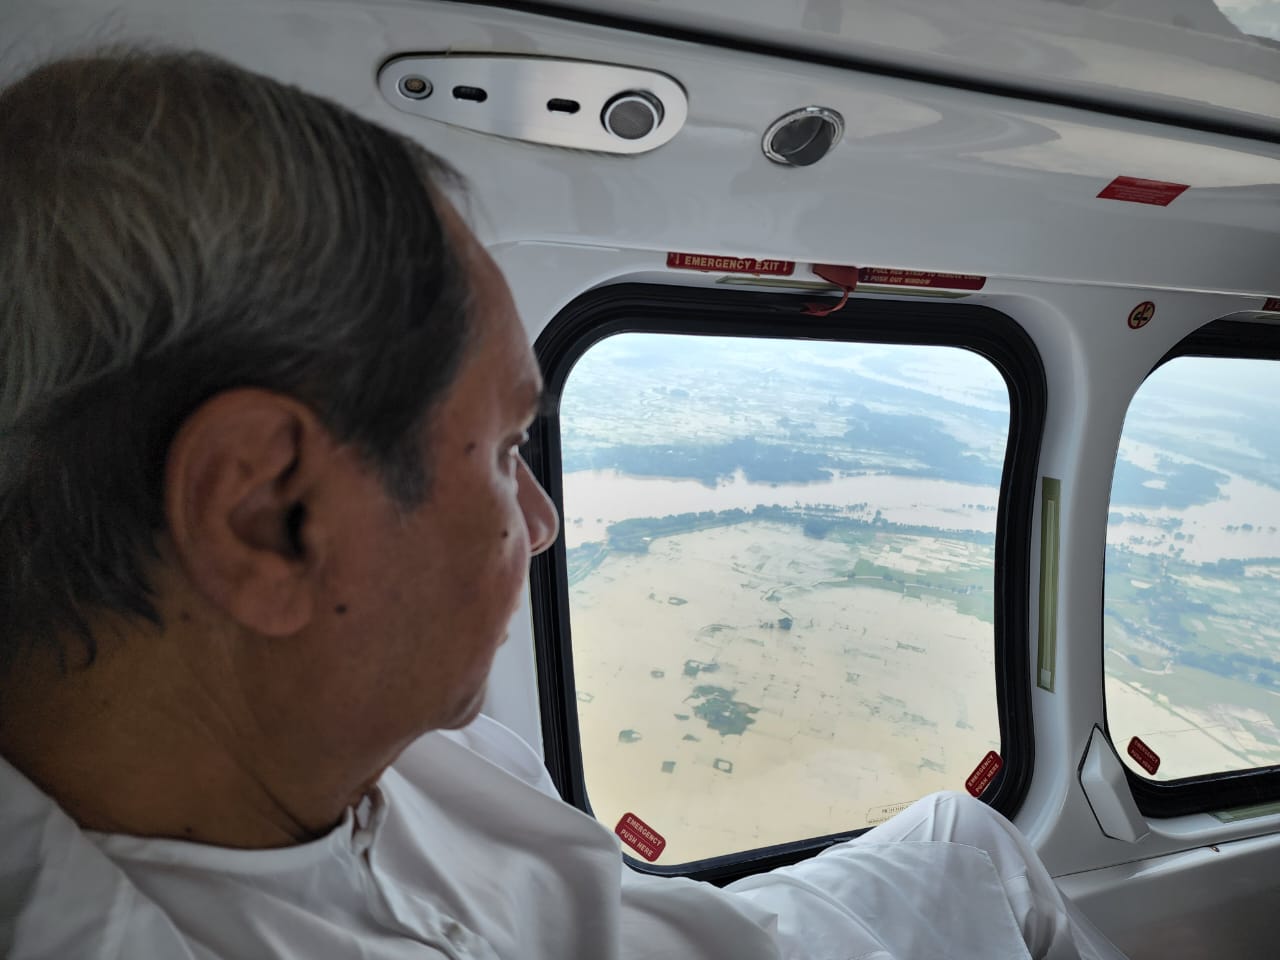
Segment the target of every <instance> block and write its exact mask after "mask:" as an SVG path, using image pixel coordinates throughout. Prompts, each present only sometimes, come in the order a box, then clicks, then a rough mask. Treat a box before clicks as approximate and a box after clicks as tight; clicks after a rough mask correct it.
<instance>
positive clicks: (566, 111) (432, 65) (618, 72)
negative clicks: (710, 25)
mask: <svg viewBox="0 0 1280 960" xmlns="http://www.w3.org/2000/svg"><path fill="white" fill-rule="evenodd" d="M378 88H379V89H380V90H381V91H382V95H383V96H384V97H386V99H387V101H388V102H390V103H391V105H392V106H394V107H395V108H396V109H397V110H403V111H404V112H405V113H411V114H414V115H415V116H419V117H425V118H427V119H429V120H438V121H439V122H441V123H447V124H450V125H452V126H455V127H466V128H467V129H468V130H475V131H477V132H479V133H489V134H493V135H494V136H498V137H506V138H508V139H510V140H524V141H527V142H529V143H544V144H548V145H551V146H556V147H569V148H572V149H577V150H593V151H597V152H600V153H621V154H637V153H645V152H647V151H649V150H653V149H654V148H656V147H660V146H662V145H663V144H664V143H666V142H667V141H669V140H670V139H671V138H672V137H674V136H675V135H676V134H677V133H678V132H679V131H680V128H681V127H682V126H684V121H685V118H686V116H688V112H689V101H688V99H687V98H686V96H685V92H684V89H683V88H682V87H681V86H680V84H678V83H677V82H676V81H675V80H673V79H672V78H671V77H669V76H667V75H666V74H664V73H658V72H656V71H653V70H641V69H637V68H635V67H621V66H616V65H614V64H610V63H589V62H586V61H582V60H557V59H553V58H549V57H526V56H473V55H470V54H434V55H421V56H405V57H397V58H395V59H393V60H389V61H388V62H387V63H386V64H384V65H383V67H382V69H381V70H380V71H379V72H378Z"/></svg>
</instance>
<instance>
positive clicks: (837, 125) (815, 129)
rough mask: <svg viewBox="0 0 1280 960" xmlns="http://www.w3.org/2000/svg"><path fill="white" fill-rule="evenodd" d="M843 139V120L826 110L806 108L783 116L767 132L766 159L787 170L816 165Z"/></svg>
mask: <svg viewBox="0 0 1280 960" xmlns="http://www.w3.org/2000/svg"><path fill="white" fill-rule="evenodd" d="M842 136H844V118H843V117H842V116H840V114H838V113H836V112H835V111H834V110H830V109H828V108H827V107H804V108H802V109H800V110H793V111H792V112H791V113H788V114H784V115H783V116H781V117H779V118H778V119H777V120H775V121H773V123H771V124H770V125H769V129H768V130H766V131H765V132H764V140H763V142H762V146H763V147H764V155H765V156H766V157H768V158H769V159H770V160H772V161H773V162H774V163H780V164H783V165H784V166H788V167H807V166H809V165H811V164H814V163H817V162H818V161H819V160H821V159H822V158H823V157H825V156H826V155H827V154H828V153H830V152H831V148H832V147H834V146H835V145H836V144H837V143H839V142H840V138H841V137H842Z"/></svg>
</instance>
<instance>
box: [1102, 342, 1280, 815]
mask: <svg viewBox="0 0 1280 960" xmlns="http://www.w3.org/2000/svg"><path fill="white" fill-rule="evenodd" d="M1180 357H1217V358H1223V359H1236V360H1275V361H1280V325H1277V324H1275V323H1268V322H1266V321H1258V320H1252V321H1250V320H1227V319H1222V320H1214V321H1211V322H1210V323H1207V324H1205V325H1204V326H1203V327H1200V328H1198V329H1196V330H1193V331H1192V332H1191V333H1190V334H1188V335H1187V336H1186V337H1184V338H1183V339H1181V340H1179V341H1178V342H1177V343H1176V344H1174V345H1173V347H1171V348H1170V349H1169V350H1168V352H1166V353H1165V355H1164V356H1162V357H1161V358H1160V359H1159V360H1158V361H1157V362H1156V364H1155V366H1153V367H1152V368H1151V370H1150V371H1149V372H1148V373H1147V375H1146V376H1145V377H1143V378H1142V384H1143V385H1145V384H1146V382H1147V380H1148V379H1150V377H1151V375H1152V374H1153V373H1155V372H1156V371H1157V370H1159V369H1160V368H1161V367H1163V366H1164V365H1165V364H1166V363H1168V362H1169V361H1171V360H1176V359H1178V358H1180ZM1141 389H1142V385H1139V387H1138V389H1137V390H1135V391H1134V392H1133V395H1134V397H1136V396H1137V395H1138V391H1140V390H1141ZM1129 403H1130V406H1132V404H1133V400H1132V399H1130V401H1129ZM1125 414H1126V416H1127V415H1128V410H1127V409H1126V411H1125ZM1121 436H1122V437H1123V429H1122V431H1121ZM1119 459H1120V458H1119V454H1118V453H1117V456H1116V461H1117V463H1119ZM1114 482H1115V481H1114V471H1113V479H1112V483H1113V484H1114ZM1107 511H1108V513H1110V511H1111V498H1110V496H1108V497H1107ZM1106 547H1107V542H1106V540H1105V539H1104V542H1103V556H1102V577H1103V580H1102V584H1103V586H1102V609H1101V610H1099V615H1098V625H1099V633H1098V637H1099V640H1100V641H1102V642H1100V644H1099V654H1100V656H1102V657H1103V661H1102V668H1103V685H1104V686H1103V697H1102V701H1103V703H1102V708H1103V722H1104V729H1105V730H1106V733H1107V739H1109V740H1111V744H1112V746H1113V747H1114V748H1115V750H1116V752H1117V755H1119V754H1120V753H1121V752H1122V748H1123V744H1117V743H1116V742H1115V739H1114V738H1113V737H1112V736H1111V724H1110V718H1109V716H1108V712H1107V711H1108V704H1107V698H1106V686H1105V684H1106V676H1107V673H1106V660H1105V656H1106V643H1105V630H1106V622H1105V617H1106V603H1107V592H1106ZM1122 766H1123V767H1124V772H1125V778H1126V779H1127V780H1128V782H1129V790H1130V791H1131V792H1132V793H1133V799H1134V801H1135V802H1136V803H1137V805H1138V810H1139V811H1141V813H1142V814H1143V816H1147V817H1153V818H1156V819H1164V818H1168V817H1179V816H1185V815H1189V814H1196V813H1214V812H1219V811H1223V810H1230V809H1234V808H1237V807H1248V806H1254V805H1257V804H1263V803H1273V802H1275V801H1276V800H1280V764H1277V765H1272V766H1266V767H1252V768H1250V769H1248V770H1226V771H1221V772H1218V773H1206V774H1199V775H1196V776H1192V777H1180V778H1178V779H1176V780H1152V779H1149V778H1147V777H1144V776H1142V775H1141V774H1139V773H1135V772H1134V771H1133V770H1132V769H1130V768H1129V766H1128V764H1122Z"/></svg>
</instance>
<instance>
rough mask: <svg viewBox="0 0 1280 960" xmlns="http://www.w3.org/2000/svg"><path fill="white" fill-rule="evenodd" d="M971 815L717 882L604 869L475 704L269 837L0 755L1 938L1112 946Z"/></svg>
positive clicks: (604, 860)
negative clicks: (119, 831) (181, 815)
mask: <svg viewBox="0 0 1280 960" xmlns="http://www.w3.org/2000/svg"><path fill="white" fill-rule="evenodd" d="M988 819H989V818H987V817H986V814H985V810H984V811H982V812H981V815H980V816H979V817H978V818H976V819H975V817H974V811H973V810H971V809H969V808H968V807H967V806H966V804H965V800H964V798H958V797H954V796H947V795H943V796H940V797H935V798H929V799H927V800H926V801H922V802H921V803H920V804H917V805H916V806H915V807H913V808H912V809H911V810H909V811H907V813H906V814H904V815H901V816H900V817H898V818H895V820H894V821H891V822H890V824H887V825H885V826H884V827H881V828H877V830H875V831H873V832H872V833H871V834H868V835H867V836H866V837H864V838H862V839H860V840H858V841H854V842H852V843H849V844H841V845H839V846H837V847H833V848H831V849H830V850H828V851H827V852H826V853H824V854H823V855H822V856H820V857H816V858H814V859H812V860H808V861H805V862H804V863H801V864H797V865H796V866H794V867H789V868H786V869H784V870H779V871H774V872H772V873H768V874H761V875H759V876H756V877H751V878H748V879H747V880H743V881H739V882H738V883H737V884H733V885H731V886H730V887H728V888H726V889H724V890H720V889H718V888H716V887H713V886H711V885H709V884H704V883H698V882H695V881H691V880H687V879H677V878H667V877H655V876H650V875H646V874H642V873H638V872H635V871H632V870H630V869H629V868H627V867H626V866H625V865H624V864H623V861H622V858H621V855H620V851H619V844H618V841H617V839H616V838H615V837H614V835H613V834H612V833H611V832H610V831H609V830H608V829H606V828H605V827H604V826H602V825H601V824H599V823H598V822H596V821H595V820H593V819H592V818H590V817H588V816H586V815H584V814H583V813H581V812H580V811H578V810H576V809H574V808H572V807H570V806H568V805H567V804H565V803H563V802H562V801H561V800H560V799H559V798H558V797H557V796H556V794H555V790H554V788H553V786H552V784H551V781H550V778H549V777H548V776H547V773H546V771H545V769H544V768H543V766H542V764H541V762H540V760H539V759H538V757H537V756H536V755H535V754H534V753H533V751H532V750H531V749H530V748H529V747H528V746H527V745H526V744H525V743H524V742H523V741H522V740H520V739H519V738H518V737H517V736H516V735H515V734H513V733H512V732H511V731H509V730H507V729H506V728H505V727H503V726H501V725H500V724H498V723H496V722H494V721H493V720H490V719H488V718H485V717H480V718H479V719H477V720H476V721H475V722H474V723H473V724H471V725H470V726H469V727H468V728H466V729H465V730H461V731H456V732H436V733H431V734H428V735H427V736H425V737H423V738H422V739H420V740H419V741H417V742H416V743H415V744H413V745H412V746H411V747H410V748H409V749H408V750H406V751H405V753H404V754H403V755H402V756H401V757H400V758H399V759H398V760H397V762H396V763H395V764H394V765H393V766H392V767H391V768H390V769H389V770H388V771H387V772H386V773H385V774H384V776H383V777H382V779H381V780H380V781H379V784H378V787H377V789H376V790H375V791H374V792H373V793H371V794H370V795H369V796H368V797H366V798H365V800H364V801H363V802H362V803H361V804H360V805H359V807H358V808H355V809H351V810H348V811H347V812H346V815H345V817H344V819H343V821H342V822H341V823H340V824H339V825H338V826H337V827H336V828H335V829H334V830H332V831H331V832H330V833H328V834H327V835H326V836H324V837H322V838H320V839H318V840H314V841H312V842H310V843H305V844H302V845H299V846H295V847H289V848H284V849H278V850H234V849H228V848H222V847H212V846H207V845H203V844H196V843H187V842H183V841H177V840H157V839H147V838H140V837H129V836H123V835H107V834H97V833H92V832H87V831H82V830H80V829H79V827H77V826H76V824H75V823H74V822H73V821H72V820H71V819H70V818H69V817H68V816H67V815H66V814H65V813H64V812H63V811H62V810H61V809H60V808H59V807H58V806H57V805H56V804H55V803H54V802H53V801H52V800H50V799H49V798H48V797H46V796H45V795H44V794H43V793H41V792H40V791H39V790H38V789H37V788H36V787H35V786H33V785H32V784H31V783H30V782H29V781H28V780H26V778H25V777H23V776H22V775H21V774H20V773H19V772H18V771H16V770H15V769H14V768H13V767H11V766H10V765H8V764H7V763H5V762H4V761H3V760H0V955H3V956H5V957H9V958H11V960H55V958H57V960H81V958H83V960H117V958H118V960H142V958H147V960H149V958H158V960H168V958H175V960H178V958H191V960H212V958H218V960H247V958H254V960H257V958H281V960H285V958H287V960H319V958H324V960H330V958H332V960H339V958H360V960H408V958H429V957H449V958H454V960H473V958H474V960H495V958H501V960H507V958H513V960H514V958H519V960H650V958H652V960H658V958H680V960H700V958H707V960H710V958H733V960H757V958H759V960H765V958H769V960H773V958H797V960H799V958H806V960H837V958H838V960H872V958H875V960H882V958H893V960H908V958H911V960H915V958H921V957H957V958H960V957H965V958H969V957H981V958H983V960H1003V958H1009V960H1015V958H1016V960H1024V958H1027V957H1029V956H1032V955H1033V954H1032V952H1029V950H1028V943H1030V944H1031V946H1032V948H1033V950H1034V955H1036V956H1046V957H1052V958H1058V957H1063V958H1065V957H1075V956H1081V957H1085V958H1107V960H1110V958H1117V957H1120V954H1119V953H1118V952H1116V951H1115V950H1114V948H1113V947H1111V946H1110V945H1109V944H1108V943H1106V941H1105V940H1104V939H1103V938H1102V937H1101V935H1099V934H1097V933H1096V931H1094V930H1093V929H1092V928H1091V927H1090V926H1089V924H1088V922H1087V921H1085V920H1083V918H1082V917H1081V916H1080V915H1079V913H1078V911H1076V910H1075V909H1074V908H1073V907H1071V905H1070V904H1067V903H1066V902H1065V901H1063V900H1062V898H1061V897H1060V895H1059V894H1058V893H1057V890H1056V887H1054V886H1053V882H1052V880H1051V879H1050V878H1049V877H1048V875H1047V873H1045V872H1044V868H1043V867H1042V866H1041V865H1040V864H1039V862H1038V861H1036V860H1035V858H1034V854H1033V853H1032V852H1031V851H1030V848H1029V847H1028V846H1026V845H1025V841H1022V840H1021V838H1020V837H1018V836H1016V835H1012V836H1010V835H1008V834H1006V833H1005V832H1004V829H1003V828H1000V827H998V826H994V825H993V824H991V823H989V822H987V821H988ZM965 833H971V834H972V833H978V834H980V836H968V837H967V836H964V834H965ZM992 848H995V849H992Z"/></svg>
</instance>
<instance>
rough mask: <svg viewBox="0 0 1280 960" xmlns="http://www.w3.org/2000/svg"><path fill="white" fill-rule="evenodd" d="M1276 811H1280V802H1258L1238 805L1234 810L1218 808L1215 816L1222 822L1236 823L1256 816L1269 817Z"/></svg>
mask: <svg viewBox="0 0 1280 960" xmlns="http://www.w3.org/2000/svg"><path fill="white" fill-rule="evenodd" d="M1275 813H1280V803H1277V802H1273V803H1258V804H1254V805H1253V806H1251V807H1236V808H1235V809H1234V810H1216V811H1214V813H1213V816H1214V818H1215V819H1216V820H1218V821H1220V822H1222V823H1236V822H1237V821H1240V820H1252V819H1254V818H1255V817H1269V816H1271V815H1272V814H1275Z"/></svg>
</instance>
